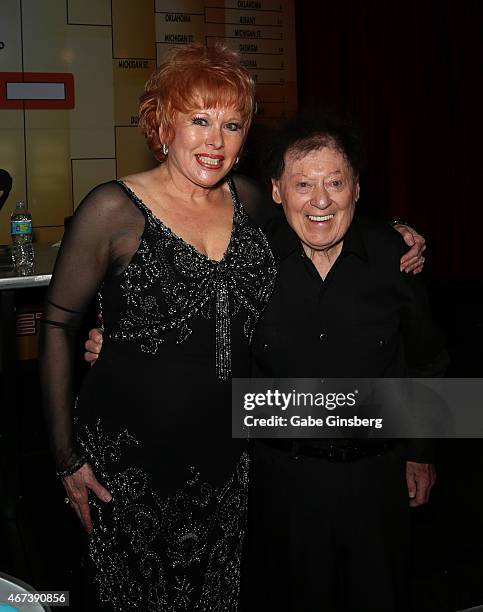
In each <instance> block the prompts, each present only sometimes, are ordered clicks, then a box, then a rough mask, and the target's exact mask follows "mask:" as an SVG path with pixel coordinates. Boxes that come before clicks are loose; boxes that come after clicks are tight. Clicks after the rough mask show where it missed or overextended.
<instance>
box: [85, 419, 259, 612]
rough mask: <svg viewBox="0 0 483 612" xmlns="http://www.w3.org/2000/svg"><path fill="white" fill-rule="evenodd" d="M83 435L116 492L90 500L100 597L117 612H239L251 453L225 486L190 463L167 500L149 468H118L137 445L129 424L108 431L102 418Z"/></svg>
mask: <svg viewBox="0 0 483 612" xmlns="http://www.w3.org/2000/svg"><path fill="white" fill-rule="evenodd" d="M78 439H79V441H80V444H81V447H82V450H83V452H84V453H85V455H86V457H88V460H89V463H90V465H91V466H92V468H93V469H94V472H95V473H96V476H97V478H98V479H99V480H101V481H102V482H103V483H104V485H105V486H106V487H107V488H108V489H109V490H110V491H111V493H112V496H113V499H112V501H111V502H110V503H109V504H105V503H103V502H101V501H99V500H98V499H97V498H96V497H95V496H94V495H92V496H91V497H90V499H89V504H90V508H91V513H92V515H93V522H94V525H95V528H94V531H93V533H92V535H91V538H90V541H89V554H90V557H91V560H92V562H93V563H94V565H95V567H96V575H95V581H96V582H97V585H98V588H99V591H100V600H101V602H103V603H109V604H110V606H112V609H113V610H116V611H117V612H121V611H122V612H125V611H127V610H141V611H142V612H144V611H146V612H147V611H150V612H151V611H153V612H182V611H186V612H235V611H236V610H237V607H238V597H239V585H240V565H241V554H242V545H243V538H244V533H245V521H246V510H247V498H248V471H249V458H248V454H247V453H246V452H245V453H243V454H242V455H241V457H240V459H239V461H238V464H237V465H236V469H235V471H234V473H233V474H232V476H231V478H230V479H229V480H228V481H227V482H225V484H224V486H222V487H219V488H217V487H214V486H212V485H210V484H208V483H207V482H204V481H203V479H202V475H201V474H199V473H198V472H197V470H196V468H195V467H190V468H189V470H188V471H189V473H188V475H187V478H186V481H185V484H184V485H183V486H182V487H181V488H180V489H179V490H178V491H176V492H175V493H174V494H173V495H171V496H170V497H168V498H161V497H160V496H159V494H158V493H157V491H156V490H155V489H154V488H153V487H152V485H151V482H150V477H149V475H148V474H147V473H146V472H145V471H144V470H143V469H140V468H136V467H127V468H124V469H123V468H121V467H118V464H119V461H120V459H121V457H122V455H123V452H124V451H125V450H126V449H128V448H129V447H132V446H135V445H137V444H138V441H137V440H136V439H135V438H134V437H133V436H131V435H130V433H129V432H128V431H127V430H122V431H119V432H118V433H117V434H116V435H112V434H107V433H106V432H104V431H103V427H102V425H101V422H100V420H99V421H98V422H97V423H96V425H95V426H94V427H92V428H89V427H86V426H83V427H81V428H80V431H79V433H78ZM121 543H122V545H121ZM201 567H203V568H204V571H203V572H202V573H200V571H199V568H201Z"/></svg>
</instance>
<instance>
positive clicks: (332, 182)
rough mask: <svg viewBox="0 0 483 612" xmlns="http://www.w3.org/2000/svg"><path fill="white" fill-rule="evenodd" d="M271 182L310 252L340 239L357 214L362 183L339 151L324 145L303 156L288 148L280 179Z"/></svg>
mask: <svg viewBox="0 0 483 612" xmlns="http://www.w3.org/2000/svg"><path fill="white" fill-rule="evenodd" d="M272 184H273V190H272V196H273V199H274V201H275V202H277V203H278V204H282V206H283V209H284V212H285V216H286V218H287V221H288V223H289V225H290V226H291V227H292V229H293V230H294V231H295V232H296V234H297V236H298V237H299V238H300V240H301V241H302V244H303V246H304V249H305V251H306V253H307V254H309V255H310V251H313V250H316V251H323V250H329V249H331V248H332V247H334V246H335V245H337V244H339V243H340V242H341V240H342V239H343V238H344V236H345V233H346V232H347V230H348V229H349V225H350V224H351V221H352V218H353V217H354V211H355V204H356V201H357V200H358V198H359V183H358V181H357V179H356V178H354V176H353V173H352V170H351V168H350V166H349V164H348V162H347V160H346V159H345V157H344V156H343V155H342V154H341V153H340V152H339V151H337V150H336V149H333V148H330V147H325V148H323V149H320V150H316V151H310V152H309V153H307V154H305V155H303V154H302V156H301V155H300V154H299V155H295V154H294V153H290V151H289V152H288V153H287V154H286V155H285V168H284V171H283V174H282V176H281V178H280V180H278V181H276V180H273V181H272Z"/></svg>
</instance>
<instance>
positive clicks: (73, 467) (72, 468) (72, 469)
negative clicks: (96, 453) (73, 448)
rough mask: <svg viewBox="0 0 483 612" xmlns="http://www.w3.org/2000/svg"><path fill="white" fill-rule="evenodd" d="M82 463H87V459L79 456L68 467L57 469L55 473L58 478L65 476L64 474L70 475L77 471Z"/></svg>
mask: <svg viewBox="0 0 483 612" xmlns="http://www.w3.org/2000/svg"><path fill="white" fill-rule="evenodd" d="M84 463H87V459H86V458H85V457H84V456H81V457H79V459H77V461H75V462H74V463H73V464H72V465H71V466H70V467H68V468H66V469H65V470H57V472H56V474H57V476H58V477H59V478H65V477H66V476H72V474H73V473H74V472H77V470H78V469H79V468H81V467H82V466H83V465H84Z"/></svg>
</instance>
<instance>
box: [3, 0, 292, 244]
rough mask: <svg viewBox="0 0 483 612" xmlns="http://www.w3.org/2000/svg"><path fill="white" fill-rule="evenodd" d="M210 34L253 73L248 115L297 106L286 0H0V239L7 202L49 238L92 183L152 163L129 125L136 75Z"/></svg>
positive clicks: (39, 236) (209, 40)
mask: <svg viewBox="0 0 483 612" xmlns="http://www.w3.org/2000/svg"><path fill="white" fill-rule="evenodd" d="M216 40H224V41H225V42H226V44H228V45H229V46H230V47H232V48H234V49H236V50H237V51H238V52H239V53H240V54H241V56H242V61H243V63H244V65H245V66H246V67H247V69H248V70H249V71H250V73H251V74H252V75H253V77H254V79H255V80H256V82H257V102H258V114H257V118H256V121H259V122H266V123H272V122H278V121H279V120H280V118H282V117H284V116H286V115H290V114H292V113H294V112H295V110H296V100H297V95H296V68H295V27H294V5H293V0H284V1H274V0H259V1H253V0H243V1H242V0H210V1H207V2H205V1H200V0H136V2H133V1H132V0H42V2H38V0H2V9H1V20H0V169H3V170H5V171H6V172H8V174H10V175H11V177H12V178H13V187H12V190H11V192H10V195H9V197H8V200H7V201H6V202H5V203H4V205H3V207H2V208H1V209H0V243H8V242H9V240H10V237H9V217H10V213H11V211H12V210H13V208H14V204H15V201H16V200H24V201H26V202H27V204H28V207H29V209H30V211H31V212H32V217H33V225H34V237H35V240H37V241H42V242H47V241H54V240H57V239H59V238H60V237H61V235H62V232H63V226H64V218H65V217H68V216H70V215H72V213H73V211H74V210H75V208H76V206H77V205H78V204H79V203H80V201H81V200H82V198H83V197H84V195H85V194H86V193H87V192H88V191H89V190H90V189H91V188H92V187H94V186H95V185H97V184H99V183H101V182H104V181H108V180H111V179H113V178H116V177H121V176H124V175H126V174H130V173H133V172H137V171H140V170H144V169H147V168H149V167H152V166H153V165H154V163H155V160H153V158H152V156H151V154H150V153H149V151H148V149H147V147H146V145H145V142H144V139H143V137H142V135H141V134H140V132H139V129H138V126H137V124H138V116H137V106H138V99H139V94H140V93H141V91H142V88H143V85H144V83H145V81H146V79H147V78H148V76H149V75H150V73H151V72H152V71H153V69H154V68H155V67H156V65H157V63H159V62H160V61H162V59H163V57H164V56H165V54H166V52H167V51H169V50H170V49H172V48H173V47H174V46H178V45H183V44H188V43H190V42H199V43H202V44H206V45H212V44H214V42H215V41H216ZM0 191H1V189H0ZM0 195H1V194H0Z"/></svg>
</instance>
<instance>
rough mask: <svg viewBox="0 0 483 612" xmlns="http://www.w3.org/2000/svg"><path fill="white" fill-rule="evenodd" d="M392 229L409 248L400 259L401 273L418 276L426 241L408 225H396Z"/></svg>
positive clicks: (422, 262)
mask: <svg viewBox="0 0 483 612" xmlns="http://www.w3.org/2000/svg"><path fill="white" fill-rule="evenodd" d="M393 227H394V229H395V230H397V231H398V232H399V233H400V234H401V236H402V237H403V238H404V242H405V243H406V244H407V245H408V246H410V247H411V248H410V249H409V251H408V252H407V253H405V254H404V255H403V256H402V257H401V272H412V273H413V274H419V272H421V271H422V270H423V267H424V257H423V253H424V251H425V250H426V240H425V239H424V238H423V236H421V235H420V234H418V232H417V231H416V230H414V229H413V228H412V227H409V225H400V224H396V225H394V226H393Z"/></svg>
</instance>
